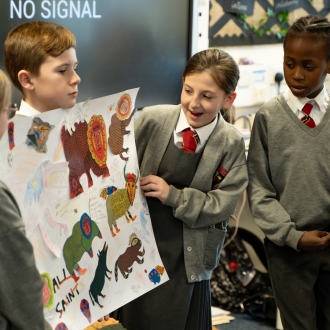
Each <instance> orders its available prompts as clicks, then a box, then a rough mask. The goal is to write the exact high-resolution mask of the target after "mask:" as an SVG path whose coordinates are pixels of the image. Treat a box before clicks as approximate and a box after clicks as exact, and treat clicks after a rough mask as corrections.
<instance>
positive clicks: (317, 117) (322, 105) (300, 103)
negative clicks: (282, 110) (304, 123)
mask: <svg viewBox="0 0 330 330" xmlns="http://www.w3.org/2000/svg"><path fill="white" fill-rule="evenodd" d="M283 96H284V99H285V101H286V102H287V104H288V106H289V107H290V109H291V110H292V111H293V113H294V114H295V115H296V116H297V117H298V118H299V119H301V118H302V117H304V116H305V114H304V113H303V112H302V111H301V110H302V108H303V107H304V105H305V104H306V103H310V104H312V105H313V109H312V111H311V113H310V114H309V116H310V117H311V118H313V120H314V122H315V125H316V126H317V125H318V124H319V123H320V122H321V120H322V118H323V116H324V114H325V112H326V109H327V107H328V104H329V94H328V92H327V91H326V89H325V87H323V89H322V90H321V92H320V93H319V94H318V95H317V96H316V97H314V98H313V99H309V98H307V97H296V96H294V95H293V94H292V92H291V90H290V89H287V90H286V91H285V92H284V94H283Z"/></svg>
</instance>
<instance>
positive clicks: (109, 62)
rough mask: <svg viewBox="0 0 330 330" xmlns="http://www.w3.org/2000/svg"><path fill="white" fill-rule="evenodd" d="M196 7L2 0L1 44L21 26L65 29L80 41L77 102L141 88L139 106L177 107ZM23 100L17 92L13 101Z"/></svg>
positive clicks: (183, 1)
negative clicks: (32, 24) (46, 23)
mask: <svg viewBox="0 0 330 330" xmlns="http://www.w3.org/2000/svg"><path fill="white" fill-rule="evenodd" d="M192 6H193V0H180V1H177V0H166V1H163V0H139V1H136V0H119V1H118V0H0V44H1V45H3V43H4V41H5V38H6V36H7V34H8V32H9V31H10V30H11V29H12V28H14V27H15V26H16V25H18V24H21V23H25V22H29V21H32V20H33V21H40V20H41V21H50V22H54V23H57V24H60V25H63V26H65V27H67V28H68V29H69V30H71V31H72V32H73V33H74V35H75V36H76V39H77V58H78V61H79V65H78V71H77V72H78V74H79V76H80V77H81V79H82V81H81V83H80V85H79V94H78V99H77V102H84V101H86V100H87V99H89V98H91V99H95V98H99V97H103V96H106V95H111V94H115V93H118V92H120V91H123V90H126V89H131V88H137V87H140V90H139V95H138V97H137V100H136V106H137V107H138V108H142V107H145V106H148V105H154V104H163V103H171V104H177V103H179V102H180V93H181V75H182V72H183V70H184V67H185V64H186V62H187V60H188V58H189V57H190V44H191V37H192V36H191V30H192V29H191V19H192V18H191V15H192ZM0 68H1V69H3V51H1V52H0ZM21 98H22V96H21V93H20V92H19V91H18V90H17V89H16V88H14V93H13V102H16V103H18V105H19V104H20V100H21Z"/></svg>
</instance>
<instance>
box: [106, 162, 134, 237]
mask: <svg viewBox="0 0 330 330" xmlns="http://www.w3.org/2000/svg"><path fill="white" fill-rule="evenodd" d="M124 177H125V181H126V183H125V188H122V189H117V188H116V187H114V186H107V187H105V188H103V189H102V190H101V193H100V196H101V197H102V198H103V199H105V200H106V208H107V216H108V223H109V227H110V231H111V235H112V236H113V237H115V236H116V233H119V232H120V229H119V228H118V224H117V219H119V218H121V217H122V216H124V215H125V218H126V221H127V223H129V222H130V221H131V220H132V221H134V220H135V219H136V215H135V216H134V217H133V216H132V215H131V213H130V211H129V208H130V206H132V205H133V202H134V199H135V193H136V189H137V188H138V186H137V184H136V183H137V181H138V177H137V176H136V175H135V174H134V173H127V174H126V165H125V167H124ZM115 231H116V232H115Z"/></svg>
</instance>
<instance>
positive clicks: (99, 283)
mask: <svg viewBox="0 0 330 330" xmlns="http://www.w3.org/2000/svg"><path fill="white" fill-rule="evenodd" d="M107 252H108V245H107V243H106V242H104V246H103V249H102V251H99V253H98V255H97V256H98V257H99V261H98V264H97V267H96V270H95V276H94V279H93V281H92V283H91V286H90V288H89V296H90V298H91V300H92V304H93V305H95V304H94V301H95V302H96V303H97V304H98V305H99V306H100V307H101V308H103V306H102V305H101V304H100V303H99V298H98V297H99V296H101V297H102V298H105V295H104V294H102V290H103V287H104V282H105V278H104V277H106V278H107V279H108V280H111V277H109V276H108V274H107V273H109V274H112V272H111V271H110V270H109V269H108V267H107ZM93 299H94V300H93Z"/></svg>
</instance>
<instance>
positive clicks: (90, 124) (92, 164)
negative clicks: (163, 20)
mask: <svg viewBox="0 0 330 330" xmlns="http://www.w3.org/2000/svg"><path fill="white" fill-rule="evenodd" d="M137 92H138V89H132V90H128V91H125V92H123V93H119V94H115V95H110V96H107V97H103V98H99V99H95V100H88V101H86V102H83V103H80V104H77V105H76V106H75V107H74V108H72V109H70V110H63V109H58V110H54V111H50V112H46V113H42V114H40V115H38V116H34V117H25V118H21V119H19V120H14V121H11V122H10V123H9V124H8V134H7V138H6V136H4V138H3V139H2V141H1V144H0V149H1V152H0V155H1V156H0V175H1V178H2V180H3V181H5V182H6V183H7V185H8V186H9V187H10V189H11V190H12V192H13V194H14V196H15V197H16V199H17V201H18V203H19V206H20V209H21V213H22V216H23V220H24V222H25V224H26V232H27V235H28V237H29V239H30V240H31V242H32V244H33V247H34V251H35V257H36V261H37V267H38V269H39V271H40V274H41V276H42V278H43V280H44V307H45V309H44V310H45V317H46V319H47V320H48V322H49V323H51V325H52V326H53V329H69V330H71V329H72V330H74V329H84V328H86V327H87V326H89V325H90V324H91V323H93V322H95V321H96V320H97V319H99V318H100V317H102V316H103V315H105V314H107V313H109V312H110V311H113V310H115V309H117V308H119V307H120V306H122V305H124V304H126V303H128V302H129V301H131V300H133V299H135V298H136V297H138V296H140V295H142V294H144V293H146V292H147V291H149V290H151V289H153V288H155V287H156V286H157V285H160V284H162V283H164V282H165V281H167V280H168V276H167V273H166V270H165V269H164V267H163V264H162V261H161V259H160V256H159V253H158V250H157V246H156V242H155V239H154V236H153V230H152V226H151V221H150V217H149V212H148V207H147V204H146V200H145V198H144V196H143V194H142V192H141V190H140V189H139V167H138V161H137V155H136V149H135V140H134V128H133V121H134V120H133V116H134V112H135V111H134V110H133V109H134V103H135V98H136V95H137Z"/></svg>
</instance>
